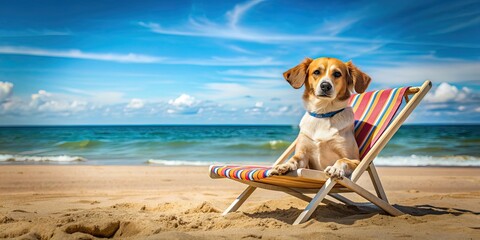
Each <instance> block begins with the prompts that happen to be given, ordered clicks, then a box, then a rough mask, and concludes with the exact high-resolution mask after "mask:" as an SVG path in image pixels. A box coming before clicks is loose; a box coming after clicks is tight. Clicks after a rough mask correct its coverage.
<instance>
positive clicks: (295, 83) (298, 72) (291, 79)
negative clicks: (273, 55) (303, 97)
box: [283, 58, 313, 89]
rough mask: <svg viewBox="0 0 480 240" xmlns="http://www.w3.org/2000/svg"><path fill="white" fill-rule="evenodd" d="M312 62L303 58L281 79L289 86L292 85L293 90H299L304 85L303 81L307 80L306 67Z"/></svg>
mask: <svg viewBox="0 0 480 240" xmlns="http://www.w3.org/2000/svg"><path fill="white" fill-rule="evenodd" d="M312 61H313V60H312V59H311V58H305V59H304V60H303V61H302V62H301V63H300V64H298V65H297V66H295V67H293V68H291V69H289V70H288V71H286V72H284V73H283V77H284V78H285V80H287V82H288V83H290V85H292V87H293V88H295V89H299V88H301V87H302V86H303V84H304V83H305V80H307V77H308V74H307V70H308V66H309V65H310V63H311V62H312Z"/></svg>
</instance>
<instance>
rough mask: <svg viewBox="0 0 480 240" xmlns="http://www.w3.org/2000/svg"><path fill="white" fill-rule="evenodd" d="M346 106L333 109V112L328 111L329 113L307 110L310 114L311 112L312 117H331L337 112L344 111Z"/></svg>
mask: <svg viewBox="0 0 480 240" xmlns="http://www.w3.org/2000/svg"><path fill="white" fill-rule="evenodd" d="M344 109H345V108H342V109H340V110H337V111H333V112H327V113H315V112H310V111H307V112H308V114H310V116H312V117H316V118H330V117H333V116H335V114H337V113H339V112H341V111H343V110H344Z"/></svg>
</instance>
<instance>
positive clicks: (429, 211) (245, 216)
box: [0, 165, 480, 239]
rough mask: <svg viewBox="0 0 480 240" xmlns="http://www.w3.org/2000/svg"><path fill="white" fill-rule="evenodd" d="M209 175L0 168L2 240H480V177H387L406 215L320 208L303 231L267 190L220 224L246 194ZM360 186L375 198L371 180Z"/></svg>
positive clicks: (299, 204) (399, 171) (297, 206)
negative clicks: (237, 198)
mask: <svg viewBox="0 0 480 240" xmlns="http://www.w3.org/2000/svg"><path fill="white" fill-rule="evenodd" d="M207 172H208V169H207V167H156V166H52V165H8V166H7V165H5V166H1V167H0V238H19V239H95V238H117V239H211V238H214V237H215V238H218V239H340V238H342V239H344V238H347V239H365V238H366V239H372V238H378V239H388V238H412V237H413V238H422V239H478V238H480V217H479V214H480V187H479V186H480V168H422V167H417V168H406V167H398V168H394V167H388V168H385V167H384V168H379V173H380V176H381V178H382V181H383V184H384V187H385V189H386V191H387V194H388V197H389V200H390V201H391V202H393V203H395V206H397V207H398V208H399V209H400V210H402V211H404V212H406V213H408V214H407V215H403V216H400V217H391V216H388V215H385V214H383V213H382V212H381V211H380V210H378V209H376V208H365V209H364V208H362V209H356V208H355V207H346V206H344V205H342V204H330V205H320V206H319V207H318V209H317V211H316V212H315V213H314V214H313V217H312V219H311V220H309V221H308V222H306V223H304V224H301V225H298V226H292V225H291V223H292V222H293V221H294V219H295V218H296V216H297V215H298V214H299V212H300V211H301V209H302V208H303V207H305V206H306V203H305V202H303V201H301V200H298V199H295V198H293V197H290V196H288V195H286V194H283V193H281V192H272V191H266V190H257V191H256V192H255V193H254V194H253V195H252V197H251V198H250V199H249V200H248V201H247V202H246V203H245V204H244V206H243V207H242V208H240V210H239V211H238V212H235V213H232V214H230V215H228V216H226V217H222V216H221V211H223V209H225V208H226V207H227V206H228V205H229V204H230V202H231V201H233V199H234V198H235V197H236V196H237V195H238V194H239V193H240V192H241V191H242V190H243V188H244V185H242V184H240V183H237V182H234V181H229V180H224V179H220V180H213V179H210V178H209V177H208V174H207ZM360 183H361V184H362V185H363V186H366V187H367V188H368V189H372V187H371V185H370V183H369V182H368V180H367V179H366V178H364V177H362V179H361V180H360ZM352 196H353V195H352ZM357 199H358V200H362V199H361V198H359V197H357Z"/></svg>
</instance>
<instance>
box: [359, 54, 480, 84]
mask: <svg viewBox="0 0 480 240" xmlns="http://www.w3.org/2000/svg"><path fill="white" fill-rule="evenodd" d="M478 69H480V62H479V61H473V62H470V61H459V60H457V61H443V62H438V61H437V62H428V61H423V62H418V61H412V62H403V63H399V64H395V65H392V66H383V67H367V68H366V69H365V70H366V72H367V73H369V75H370V76H371V77H372V79H373V81H374V82H375V83H380V84H384V85H386V86H394V85H395V86H397V85H398V84H403V85H405V84H412V83H418V82H421V81H424V80H426V79H430V80H432V81H433V82H453V83H455V82H467V81H477V80H478Z"/></svg>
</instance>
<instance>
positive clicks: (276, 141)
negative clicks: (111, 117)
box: [0, 125, 480, 167]
mask: <svg viewBox="0 0 480 240" xmlns="http://www.w3.org/2000/svg"><path fill="white" fill-rule="evenodd" d="M479 132H480V125H404V126H402V127H401V128H400V130H399V131H398V132H397V134H396V135H395V136H394V138H393V139H392V140H391V141H390V143H389V144H388V145H387V147H386V148H385V149H384V150H383V151H382V152H381V154H380V156H379V157H378V159H377V160H375V163H376V164H377V165H380V166H476V167H478V166H480V135H479ZM297 133H298V127H296V126H229V125H228V126H226V125H220V126H208V125H207V126H200V125H198V126H183V125H182V126H179V125H172V126H167V125H144V126H35V127H0V164H70V165H72V164H73V165H74V164H87V165H146V164H150V165H168V166H172V165H209V164H214V163H226V164H232V163H233V164H235V163H238V164H271V163H273V162H274V161H275V160H276V158H277V157H278V156H279V155H280V154H281V153H282V151H283V150H284V149H285V148H287V147H288V145H289V143H290V142H291V141H292V140H294V139H295V137H296V135H297Z"/></svg>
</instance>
